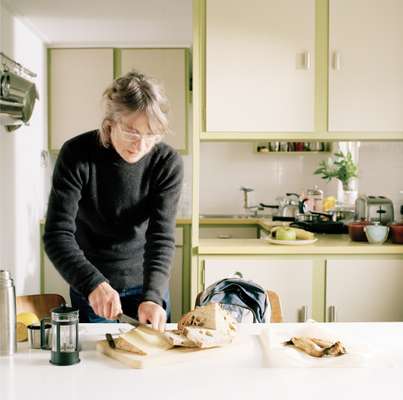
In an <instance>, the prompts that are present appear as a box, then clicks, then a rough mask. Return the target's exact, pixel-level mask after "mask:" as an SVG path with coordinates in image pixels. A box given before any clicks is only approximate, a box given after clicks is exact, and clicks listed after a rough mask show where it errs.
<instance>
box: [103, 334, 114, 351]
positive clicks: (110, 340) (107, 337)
mask: <svg viewBox="0 0 403 400" xmlns="http://www.w3.org/2000/svg"><path fill="white" fill-rule="evenodd" d="M105 337H106V340H107V342H108V344H109V347H110V348H111V349H115V348H116V344H115V341H114V340H113V337H112V335H111V334H110V333H106V334H105Z"/></svg>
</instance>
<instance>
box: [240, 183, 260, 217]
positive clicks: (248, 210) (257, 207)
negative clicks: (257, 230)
mask: <svg viewBox="0 0 403 400" xmlns="http://www.w3.org/2000/svg"><path fill="white" fill-rule="evenodd" d="M241 191H242V192H243V209H244V211H245V213H247V214H248V213H249V214H251V216H253V217H257V216H258V214H259V211H262V210H264V208H263V207H262V206H261V205H259V204H256V205H254V206H251V205H249V199H248V193H250V192H253V191H254V189H251V188H247V187H244V186H241Z"/></svg>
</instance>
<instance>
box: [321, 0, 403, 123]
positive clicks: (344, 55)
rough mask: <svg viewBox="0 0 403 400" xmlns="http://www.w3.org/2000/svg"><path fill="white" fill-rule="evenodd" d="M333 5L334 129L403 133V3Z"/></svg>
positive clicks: (335, 0)
mask: <svg viewBox="0 0 403 400" xmlns="http://www.w3.org/2000/svg"><path fill="white" fill-rule="evenodd" d="M329 7H330V10H329V18H330V31H329V35H330V45H329V66H330V71H329V130H331V131H403V113H402V109H403V90H402V88H403V46H402V37H403V24H402V20H403V2H402V1H401V0H383V1H382V2H381V3H380V2H379V0H330V4H329Z"/></svg>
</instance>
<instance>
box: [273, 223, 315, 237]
mask: <svg viewBox="0 0 403 400" xmlns="http://www.w3.org/2000/svg"><path fill="white" fill-rule="evenodd" d="M270 235H271V236H272V237H274V238H275V239H277V240H313V239H315V235H314V234H313V233H312V232H308V231H306V230H304V229H300V228H291V227H287V226H276V227H274V228H272V229H271V231H270Z"/></svg>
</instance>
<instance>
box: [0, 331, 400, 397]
mask: <svg viewBox="0 0 403 400" xmlns="http://www.w3.org/2000/svg"><path fill="white" fill-rule="evenodd" d="M303 326H304V324H271V325H270V327H269V329H270V330H271V332H273V333H275V334H277V335H280V336H281V334H283V335H284V334H285V335H287V334H290V335H292V333H293V332H294V331H295V330H296V329H300V328H301V327H303ZM316 326H318V327H324V329H327V330H328V331H331V332H332V333H333V334H335V335H336V336H340V337H343V336H346V335H347V336H349V337H354V338H360V339H362V340H363V341H364V342H365V345H366V346H371V347H374V348H376V349H378V351H380V352H381V353H382V359H383V362H380V364H379V365H380V367H379V368H378V367H377V364H376V363H375V364H374V365H373V366H375V367H376V368H267V367H265V361H264V356H263V351H262V346H261V345H260V341H259V339H258V334H259V333H260V332H261V330H262V329H263V328H267V325H258V324H256V325H248V326H246V325H244V326H241V327H240V332H241V333H243V334H247V335H256V336H253V337H252V338H251V347H250V351H248V352H246V354H237V355H234V356H233V357H232V356H231V357H224V358H222V359H221V358H220V359H215V358H213V359H212V358H210V359H206V358H203V359H201V360H200V362H198V363H197V365H196V364H193V365H189V363H188V362H185V363H180V364H175V365H170V366H160V367H156V368H153V369H148V370H135V369H130V368H128V367H126V366H125V365H123V364H121V363H119V362H118V361H115V360H112V359H109V358H107V357H106V356H104V355H102V354H99V353H97V352H96V351H95V342H96V341H97V340H99V339H103V335H104V333H105V332H111V333H114V332H117V329H119V328H122V327H124V325H122V324H120V325H118V324H82V325H81V326H80V342H81V344H82V351H81V352H80V358H81V362H80V363H79V364H76V365H74V366H67V367H58V366H53V365H51V364H50V363H49V361H48V360H49V357H50V354H49V352H48V351H41V350H29V349H28V346H27V344H26V343H23V344H19V351H18V353H17V354H15V355H14V356H12V357H1V358H0V399H1V400H23V399H30V400H31V399H44V400H45V399H57V400H67V399H69V400H70V399H89V398H90V399H91V398H93V399H94V400H95V399H96V400H102V399H108V400H112V399H113V400H118V399H119V400H120V399H124V400H126V399H127V400H128V399H140V398H142V399H146V398H147V399H157V398H158V399H161V400H165V399H175V400H180V399H186V400H193V399H199V398H204V399H209V400H210V399H231V400H232V399H247V400H250V399H252V398H253V399H255V398H256V399H263V398H265V399H273V400H274V399H276V400H277V399H283V398H284V399H309V400H311V399H319V398H320V399H337V400H341V399H375V398H376V399H379V398H382V399H385V400H389V399H399V400H401V399H403V340H402V339H403V323H334V324H329V323H328V324H316ZM127 327H128V326H127ZM385 359H388V360H390V362H391V363H390V364H389V363H385V362H384V360H385ZM390 366H393V367H394V368H389V367H390Z"/></svg>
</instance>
